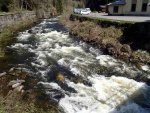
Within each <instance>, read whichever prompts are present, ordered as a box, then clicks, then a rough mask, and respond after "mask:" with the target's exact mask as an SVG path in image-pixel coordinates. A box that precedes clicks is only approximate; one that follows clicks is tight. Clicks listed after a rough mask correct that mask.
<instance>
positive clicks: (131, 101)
mask: <svg viewBox="0 0 150 113" xmlns="http://www.w3.org/2000/svg"><path fill="white" fill-rule="evenodd" d="M135 87H136V86H135ZM133 88H134V86H133ZM120 93H122V95H124V94H127V93H128V91H126V92H120ZM128 94H129V95H127V99H125V100H124V101H122V102H121V103H120V104H118V105H116V106H115V108H114V110H112V111H111V112H110V113H150V87H149V86H146V85H145V86H142V87H141V88H139V89H137V90H135V91H134V92H133V93H132V94H130V93H128ZM112 98H113V99H112ZM121 98H122V97H121ZM119 99H120V97H117V96H116V95H113V96H111V97H110V98H109V99H108V101H110V100H111V101H112V102H117V100H119ZM110 106H113V103H110Z"/></svg>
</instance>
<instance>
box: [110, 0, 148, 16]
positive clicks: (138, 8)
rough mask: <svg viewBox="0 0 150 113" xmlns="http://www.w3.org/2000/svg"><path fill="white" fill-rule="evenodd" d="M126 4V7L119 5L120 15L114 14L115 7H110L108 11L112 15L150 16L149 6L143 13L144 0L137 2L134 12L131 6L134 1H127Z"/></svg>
mask: <svg viewBox="0 0 150 113" xmlns="http://www.w3.org/2000/svg"><path fill="white" fill-rule="evenodd" d="M125 1H126V4H125V5H119V11H118V13H114V12H113V9H114V6H108V11H109V13H110V14H113V15H115V14H116V15H117V14H119V15H120V14H124V15H150V6H147V11H145V12H143V11H142V3H143V0H137V4H136V11H135V12H132V11H131V4H132V0H125ZM148 3H150V0H148Z"/></svg>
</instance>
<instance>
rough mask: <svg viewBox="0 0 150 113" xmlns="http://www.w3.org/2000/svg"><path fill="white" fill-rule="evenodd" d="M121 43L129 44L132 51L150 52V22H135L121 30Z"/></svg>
mask: <svg viewBox="0 0 150 113" xmlns="http://www.w3.org/2000/svg"><path fill="white" fill-rule="evenodd" d="M120 39H121V40H120V41H121V42H122V43H129V44H131V47H132V49H133V50H137V49H143V50H147V51H148V52H150V21H147V22H137V23H135V24H133V25H130V26H128V27H127V28H125V29H124V30H123V35H122V36H121V38H120Z"/></svg>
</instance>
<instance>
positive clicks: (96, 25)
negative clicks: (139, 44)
mask: <svg viewBox="0 0 150 113" xmlns="http://www.w3.org/2000/svg"><path fill="white" fill-rule="evenodd" d="M60 22H61V23H62V24H63V25H64V26H66V27H67V28H68V29H69V31H70V34H71V35H74V36H77V37H80V38H82V39H83V40H84V41H86V42H88V43H90V44H92V45H94V46H96V47H98V48H100V49H103V50H104V51H105V52H106V53H108V54H110V55H112V56H114V57H116V58H119V59H121V60H124V61H126V62H131V63H134V64H136V66H137V67H138V68H140V66H141V65H142V64H150V55H149V53H148V52H146V51H143V50H141V49H134V48H133V46H132V45H133V42H131V41H127V39H126V38H127V37H128V39H129V38H130V39H131V37H129V36H130V35H133V34H128V33H127V32H126V33H125V32H124V31H125V29H129V28H131V27H132V25H134V23H125V22H123V23H119V22H112V21H109V20H96V19H88V18H86V17H82V16H77V15H71V16H70V17H69V16H63V17H61V19H60ZM126 31H127V30H126ZM128 31H129V30H128ZM134 31H135V30H134ZM130 33H131V32H130ZM124 34H126V37H125V35H124ZM127 34H128V35H127ZM134 34H135V33H134ZM125 42H126V43H125Z"/></svg>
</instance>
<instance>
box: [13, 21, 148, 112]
mask: <svg viewBox="0 0 150 113" xmlns="http://www.w3.org/2000/svg"><path fill="white" fill-rule="evenodd" d="M30 30H33V31H34V32H35V33H33V34H32V33H29V30H27V31H24V32H21V33H20V34H19V36H18V37H17V40H18V41H17V43H15V44H14V45H12V46H11V47H10V48H11V49H13V50H15V51H16V52H17V54H18V55H17V59H18V60H17V62H16V64H17V65H16V66H19V67H22V68H23V69H24V70H26V72H28V73H30V74H32V75H33V76H40V77H41V81H40V82H39V83H38V84H40V85H43V86H44V87H46V88H47V89H45V90H46V91H45V92H46V94H47V95H49V96H50V97H51V98H52V99H53V100H55V101H56V102H58V103H59V105H60V106H61V107H62V108H63V109H64V112H65V113H150V87H149V86H148V85H147V84H145V83H144V82H137V81H135V80H134V79H138V78H139V79H141V80H142V79H143V78H144V79H145V78H146V79H149V78H150V69H149V66H147V65H145V66H142V69H141V70H139V69H137V68H136V67H135V66H134V65H132V64H127V63H125V62H123V61H120V60H117V59H115V58H113V57H111V56H109V55H105V54H104V53H103V52H102V51H100V50H99V49H97V48H94V47H92V46H91V45H89V44H87V43H85V42H83V41H82V40H80V39H78V38H76V37H73V36H70V35H69V32H68V31H67V30H66V29H65V28H64V27H62V26H61V25H60V24H59V23H58V20H57V18H52V19H46V20H43V22H42V23H40V24H38V25H37V26H35V27H33V28H31V29H30ZM49 89H51V90H49Z"/></svg>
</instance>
